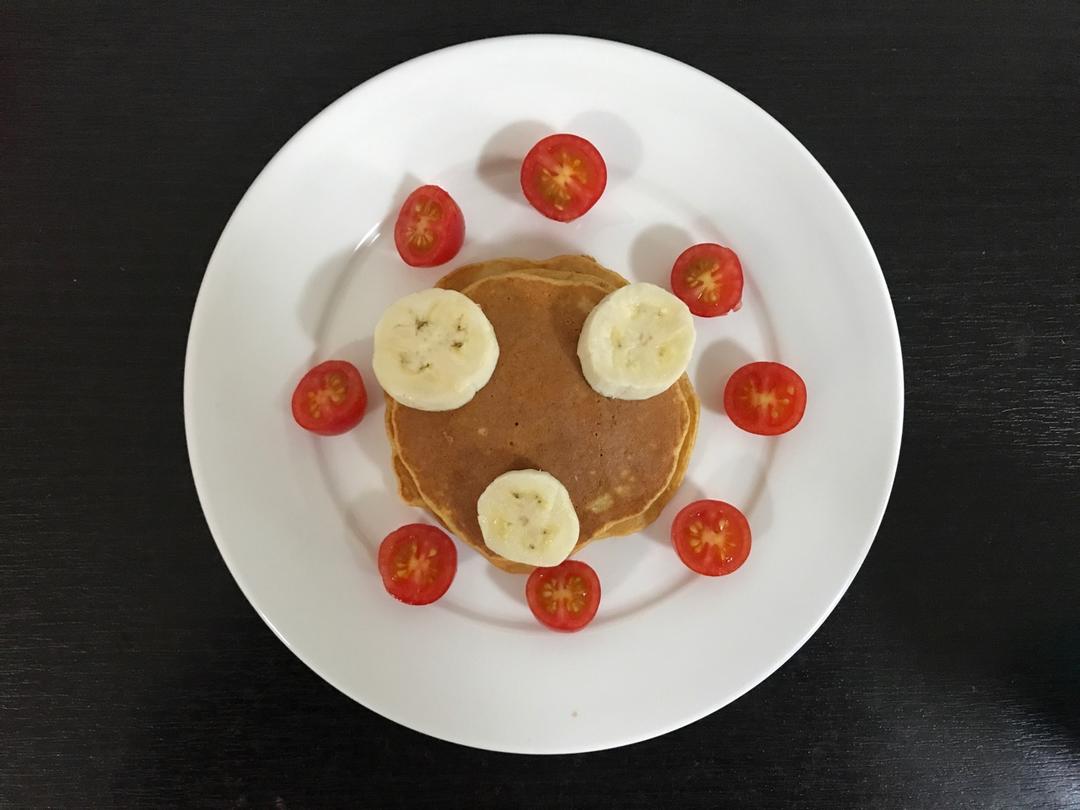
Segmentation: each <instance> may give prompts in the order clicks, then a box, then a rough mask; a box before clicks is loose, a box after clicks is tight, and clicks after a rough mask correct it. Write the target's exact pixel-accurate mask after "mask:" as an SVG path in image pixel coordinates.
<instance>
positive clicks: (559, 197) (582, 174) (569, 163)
mask: <svg viewBox="0 0 1080 810" xmlns="http://www.w3.org/2000/svg"><path fill="white" fill-rule="evenodd" d="M606 186H607V165H606V164H605V163H604V158H603V157H602V156H601V155H600V152H599V151H598V150H597V148H596V147H595V146H593V145H592V144H591V143H589V142H588V141H587V140H585V139H584V138H580V137H578V136H577V135H569V134H566V133H561V134H558V135H548V136H547V137H546V138H543V139H542V140H540V141H539V142H538V143H537V144H536V145H535V146H534V147H533V148H532V149H530V150H529V153H528V154H527V155H526V156H525V160H523V161H522V163H521V190H522V191H523V192H524V193H525V199H527V200H528V201H529V204H530V205H531V206H532V207H533V208H535V209H536V210H537V211H539V212H540V213H541V214H543V215H544V216H545V217H547V218H548V219H554V220H556V221H558V222H570V221H571V220H574V219H577V218H578V217H580V216H581V215H582V214H584V213H585V212H586V211H588V210H589V209H590V208H592V207H593V206H594V205H596V201H597V200H599V199H600V197H601V195H602V194H603V193H604V188H605V187H606Z"/></svg>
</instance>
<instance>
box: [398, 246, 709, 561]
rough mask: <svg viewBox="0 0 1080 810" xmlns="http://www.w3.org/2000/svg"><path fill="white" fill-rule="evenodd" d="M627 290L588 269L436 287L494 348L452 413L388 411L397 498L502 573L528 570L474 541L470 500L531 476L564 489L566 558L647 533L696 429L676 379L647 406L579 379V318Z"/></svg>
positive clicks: (477, 270) (497, 266)
mask: <svg viewBox="0 0 1080 810" xmlns="http://www.w3.org/2000/svg"><path fill="white" fill-rule="evenodd" d="M626 283H627V282H626V281H625V279H623V278H622V277H621V276H619V275H618V274H616V273H613V272H611V271H610V270H607V269H605V268H603V267H601V266H600V265H599V264H597V263H596V262H595V261H594V260H592V259H590V258H588V257H584V256H559V257H555V258H553V259H549V260H547V261H544V262H532V261H529V260H526V259H496V260H493V261H489V262H481V263H478V264H473V265H467V266H465V267H461V268H458V269H457V270H455V271H453V272H451V273H450V274H448V275H447V276H445V277H444V278H443V279H441V280H440V281H439V282H438V284H437V286H440V287H445V288H448V289H456V290H459V291H461V292H463V293H464V294H465V295H467V296H469V297H470V298H472V299H473V300H474V301H476V303H477V304H479V306H480V307H481V309H483V311H484V314H485V315H486V316H487V318H488V320H490V321H491V324H492V326H493V327H494V329H495V333H496V335H497V337H498V340H499V349H500V355H499V364H498V366H497V367H496V369H495V372H494V374H493V375H492V377H491V380H490V381H489V382H488V384H487V385H486V386H485V387H484V388H483V389H481V390H480V391H479V392H478V393H477V394H476V396H475V397H474V398H473V400H472V401H470V402H469V403H467V404H466V405H464V406H463V407H461V408H458V409H456V410H453V411H441V412H431V411H419V410H415V409H412V408H408V407H405V406H403V405H401V404H400V403H398V402H396V401H395V400H393V399H392V398H390V397H389V396H388V397H387V398H386V401H387V409H386V424H387V433H388V435H389V438H390V443H391V446H392V448H393V454H394V459H393V460H394V470H395V472H396V474H397V476H398V480H399V484H400V490H401V495H402V497H403V498H404V499H405V500H406V501H407V502H409V503H411V504H414V505H417V506H423V507H425V508H427V509H428V510H429V511H431V512H432V513H433V514H434V515H435V516H436V517H437V518H438V519H439V520H440V521H441V522H442V523H443V524H444V525H445V526H446V527H447V528H448V529H450V530H451V531H452V532H454V533H455V534H456V535H457V536H458V537H459V538H461V539H462V540H464V541H465V542H468V543H469V544H470V545H472V546H473V547H474V548H476V549H477V550H478V551H479V552H480V553H481V554H483V555H484V556H485V557H486V558H487V559H488V560H489V561H490V562H492V563H493V564H494V565H497V566H498V567H500V568H503V569H504V570H508V571H520V572H524V571H529V570H531V567H530V566H526V565H521V564H519V563H514V562H511V561H508V560H505V559H503V558H502V557H499V556H498V555H496V554H494V553H493V552H491V550H490V549H488V548H487V546H486V545H485V544H484V541H483V537H482V535H481V533H480V527H479V524H478V522H477V517H476V502H477V499H478V498H479V496H480V494H481V493H482V492H483V491H484V489H485V488H486V487H487V485H488V484H489V483H490V482H491V481H492V480H494V479H495V478H496V477H497V476H499V475H501V474H502V473H504V472H507V471H509V470H515V469H525V468H535V469H542V470H545V471H547V472H550V473H551V474H552V475H554V476H555V477H556V478H558V479H559V480H560V481H562V483H563V484H564V485H565V486H566V488H567V490H568V491H569V493H570V497H571V500H572V501H573V503H574V508H575V510H576V511H577V513H578V518H579V521H580V524H581V534H580V537H579V540H578V545H577V547H576V549H575V550H579V549H580V548H581V547H582V546H583V545H585V543H587V542H589V541H590V540H593V539H596V538H599V537H608V536H613V535H622V534H630V533H632V532H635V531H638V530H640V529H641V528H644V527H645V526H647V525H648V524H649V523H651V522H652V521H653V520H655V519H656V517H657V516H658V515H659V513H660V511H661V510H662V509H663V507H664V505H665V504H666V503H667V502H668V500H669V499H670V498H671V496H672V495H673V494H674V492H675V490H676V489H677V488H678V486H679V484H680V483H681V481H682V477H683V474H684V473H685V470H686V466H687V464H688V462H689V457H690V451H691V449H692V447H693V443H694V438H695V435H696V432H697V420H698V400H697V397H696V395H695V394H694V390H693V387H692V386H691V385H690V382H689V380H688V379H687V378H686V376H685V375H683V377H682V378H681V379H680V380H679V381H678V382H677V383H676V384H675V385H673V386H672V387H671V388H670V389H668V390H667V391H665V392H664V393H662V394H660V395H658V396H656V397H652V398H651V399H647V400H638V401H629V400H618V399H608V398H606V397H603V396H601V395H599V394H597V393H596V392H595V391H593V389H592V388H591V387H590V386H589V384H588V383H587V382H586V381H585V378H584V376H583V375H582V373H581V366H580V363H579V361H578V358H577V340H578V336H579V334H580V331H581V326H582V324H583V323H584V320H585V317H586V316H587V315H588V313H589V312H590V311H591V310H592V308H593V307H594V306H595V305H596V304H597V303H598V302H599V301H600V300H601V299H602V298H603V297H604V296H605V295H606V294H607V293H608V292H610V291H611V290H613V289H616V288H617V287H620V286H622V285H624V284H626Z"/></svg>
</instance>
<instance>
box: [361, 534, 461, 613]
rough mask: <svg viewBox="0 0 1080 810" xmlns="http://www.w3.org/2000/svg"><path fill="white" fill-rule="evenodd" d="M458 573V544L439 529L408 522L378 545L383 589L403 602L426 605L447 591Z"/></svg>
mask: <svg viewBox="0 0 1080 810" xmlns="http://www.w3.org/2000/svg"><path fill="white" fill-rule="evenodd" d="M456 573H457V548H456V547H455V546H454V541H453V540H451V539H450V537H449V536H448V535H447V534H446V532H444V531H442V530H441V529H436V528H435V527H434V526H428V525H427V524H425V523H410V524H409V525H408V526H402V527H401V528H400V529H396V530H394V531H392V532H390V534H388V535H387V536H386V538H385V539H384V540H383V541H382V545H380V546H379V574H381V575H382V581H383V585H385V586H386V591H387V593H389V594H390V595H391V596H392V597H394V598H395V599H398V600H400V601H402V602H404V603H405V604H406V605H429V604H431V603H432V602H434V601H435V600H436V599H438V598H439V597H440V596H442V595H443V594H444V593H446V590H447V588H449V587H450V583H451V582H453V581H454V574H456Z"/></svg>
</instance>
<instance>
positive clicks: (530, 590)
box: [525, 560, 600, 633]
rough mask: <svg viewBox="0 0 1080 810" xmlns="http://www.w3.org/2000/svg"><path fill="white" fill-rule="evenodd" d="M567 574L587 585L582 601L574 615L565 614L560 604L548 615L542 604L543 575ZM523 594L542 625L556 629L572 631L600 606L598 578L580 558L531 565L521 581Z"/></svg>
mask: <svg viewBox="0 0 1080 810" xmlns="http://www.w3.org/2000/svg"><path fill="white" fill-rule="evenodd" d="M568 574H569V575H576V576H579V577H581V578H582V579H583V580H584V581H585V584H586V586H587V588H588V591H587V594H588V596H587V598H586V602H585V605H584V607H583V609H582V611H581V612H580V613H579V614H577V615H576V616H570V615H567V613H566V611H565V609H563V608H560V610H559V611H558V612H557V613H556V615H555V616H551V615H550V614H549V613H548V612H547V611H546V610H545V609H544V607H543V604H542V602H541V598H542V597H541V595H540V590H541V588H542V587H543V583H544V581H545V579H549V578H551V577H553V576H566V575H568ZM594 595H595V596H594ZM525 597H526V601H527V602H528V604H529V610H531V611H532V614H533V616H535V617H536V620H537V621H539V622H540V623H541V624H542V625H544V626H545V627H548V628H550V629H552V630H556V631H558V632H560V633H576V632H578V631H579V630H581V629H582V628H584V627H585V626H586V625H588V624H589V622H591V621H592V620H593V618H594V617H595V616H596V611H597V609H599V607H600V578H599V577H598V576H597V575H596V571H594V570H593V568H592V566H590V565H589V564H588V563H584V562H582V561H581V560H564V561H563V562H561V563H559V565H557V566H554V567H552V568H535V569H533V572H532V573H531V574H529V579H528V581H527V582H526V583H525Z"/></svg>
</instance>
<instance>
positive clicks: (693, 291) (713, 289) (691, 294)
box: [671, 242, 743, 318]
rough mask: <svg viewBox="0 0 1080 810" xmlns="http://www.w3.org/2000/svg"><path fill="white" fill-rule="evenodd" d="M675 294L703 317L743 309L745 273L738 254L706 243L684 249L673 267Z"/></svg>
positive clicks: (720, 246)
mask: <svg viewBox="0 0 1080 810" xmlns="http://www.w3.org/2000/svg"><path fill="white" fill-rule="evenodd" d="M671 291H672V292H674V293H675V295H677V296H678V297H679V298H681V299H682V300H683V301H684V302H685V303H686V305H687V306H688V307H689V308H690V311H691V312H693V313H694V314H695V315H699V316H701V317H703V318H715V317H716V316H717V315H726V314H727V313H729V312H734V311H735V310H737V309H738V308H739V307H741V306H742V292H743V271H742V264H740V263H739V257H738V256H736V255H735V251H733V250H732V249H731V248H726V247H724V246H723V245H717V244H714V243H712V242H703V243H702V244H700V245H693V246H692V247H688V248H687V249H686V250H684V251H683V252H682V253H681V254H680V255H679V258H677V259H676V260H675V265H674V266H673V267H672V268H671Z"/></svg>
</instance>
